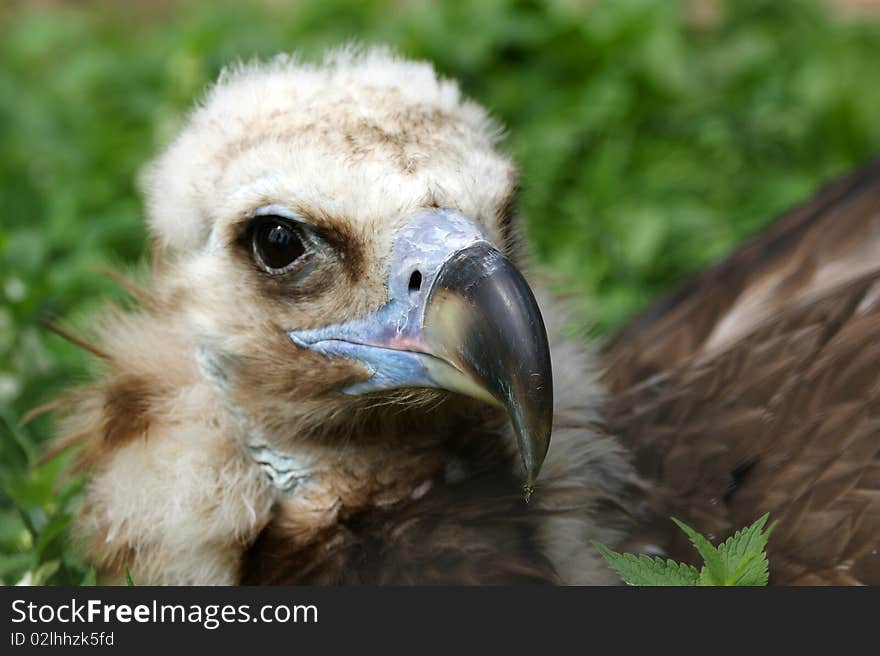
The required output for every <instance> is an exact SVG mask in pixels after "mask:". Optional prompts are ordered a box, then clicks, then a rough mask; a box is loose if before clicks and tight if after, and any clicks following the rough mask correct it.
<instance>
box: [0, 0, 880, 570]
mask: <svg viewBox="0 0 880 656" xmlns="http://www.w3.org/2000/svg"><path fill="white" fill-rule="evenodd" d="M840 4H842V5H845V7H844V9H847V10H849V9H852V6H854V5H857V6H863V7H864V8H865V9H866V10H867V11H866V12H865V13H864V14H863V15H861V14H856V15H854V14H853V13H852V12H851V11H841V9H840V7H839V6H837V5H840ZM877 4H878V3H876V2H871V1H870V0H850V1H849V2H847V1H845V0H839V1H838V3H836V4H835V5H834V6H833V7H832V6H831V5H832V3H830V2H826V3H824V4H819V3H818V2H810V1H783V2H779V1H766V0H730V1H728V2H724V1H723V0H716V1H710V0H692V1H688V2H685V1H684V0H682V1H674V0H656V1H649V0H614V1H609V2H601V1H592V0H555V1H550V0H547V1H538V0H532V1H528V0H480V1H479V2H477V1H474V2H446V3H442V4H430V3H428V2H422V1H418V0H397V1H390V0H372V1H369V2H361V1H346V0H341V1H334V2H331V1H328V0H299V1H292V2H281V1H278V0H275V1H272V2H269V1H263V2H258V3H249V4H245V3H231V2H230V3H218V2H212V3H204V2H200V3H183V2H170V1H168V0H159V1H153V2H148V1H147V0H143V1H142V2H110V1H109V0H108V1H104V2H78V3H63V2H40V1H35V2H14V1H11V0H6V1H5V3H4V4H2V5H0V35H2V38H0V581H2V582H5V583H15V582H20V581H24V582H31V583H47V582H49V583H82V582H86V583H88V582H89V581H92V580H93V575H92V574H91V572H90V571H89V570H88V568H85V567H83V566H82V565H81V564H80V563H78V561H77V559H76V556H75V550H73V549H72V548H71V546H70V540H69V538H68V536H67V534H66V529H67V526H68V524H69V521H70V513H71V511H72V509H73V507H74V504H75V502H76V496H77V490H78V486H79V485H80V483H78V482H77V481H73V482H69V483H64V482H62V481H61V478H60V473H61V472H62V470H63V468H64V466H65V462H64V461H63V459H61V460H58V461H56V462H53V463H50V464H49V465H45V466H41V467H34V466H33V465H34V461H35V459H36V456H37V455H38V454H39V451H40V445H41V443H43V442H44V441H45V440H46V439H47V438H48V437H49V435H50V434H51V427H52V422H51V419H50V418H42V419H40V420H38V421H36V422H34V423H33V424H30V425H28V426H25V427H22V426H20V425H19V424H20V419H21V417H22V415H23V414H24V413H25V412H26V411H27V410H28V409H29V408H32V407H34V406H35V405H37V404H39V403H42V402H45V401H47V400H49V399H51V398H52V397H53V395H54V394H56V393H57V392H58V391H59V390H60V389H62V388H64V387H66V386H69V385H70V384H72V383H75V382H77V381H81V380H85V379H87V378H88V375H89V364H88V358H87V357H86V356H85V354H84V353H82V352H80V351H78V350H77V349H75V348H73V347H72V346H70V345H68V344H66V343H65V342H63V341H62V340H61V339H59V338H57V337H55V336H53V335H51V334H49V333H47V332H46V331H45V330H44V329H43V328H41V327H40V325H39V323H38V321H39V320H40V319H41V318H46V317H60V318H62V319H63V322H64V323H65V324H67V325H73V326H79V327H87V325H88V317H89V316H90V315H92V314H93V313H94V312H95V311H96V310H98V309H99V307H100V306H101V305H102V304H103V303H105V302H107V300H108V299H117V300H119V299H121V298H122V297H123V295H122V294H121V292H120V290H119V289H118V288H117V287H116V286H115V285H114V284H113V283H111V282H109V281H108V280H106V279H104V278H102V277H101V276H100V275H98V274H97V273H96V270H97V269H99V268H101V267H107V266H111V267H115V268H120V269H122V270H125V271H130V270H132V269H137V268H138V267H143V260H144V257H145V251H146V235H145V232H144V227H143V225H142V222H141V209H140V199H139V196H138V192H137V183H136V181H137V177H138V173H139V171H140V170H141V167H142V166H143V165H144V163H145V162H146V161H147V160H148V159H149V157H150V156H151V155H152V154H154V153H155V152H156V150H157V149H158V148H159V147H161V146H162V145H163V144H164V143H166V142H167V141H168V140H169V139H170V137H171V136H172V135H173V134H174V132H175V130H176V129H177V128H178V127H179V125H180V122H181V118H182V116H183V113H184V112H185V110H186V109H187V108H188V107H189V106H190V104H191V103H192V102H193V101H194V100H195V99H197V98H198V97H199V96H200V95H201V94H202V93H203V91H204V90H205V88H206V85H207V84H208V82H209V81H210V80H211V79H212V78H213V77H214V76H215V75H216V74H217V72H218V71H219V70H220V68H221V67H222V66H223V65H224V64H225V63H227V62H230V61H232V60H235V59H237V58H250V57H252V56H268V55H271V54H272V53H275V52H278V51H290V50H294V49H295V50H299V51H301V52H303V53H304V54H305V55H307V56H317V55H318V54H319V53H320V52H321V51H322V50H324V49H325V48H326V47H328V46H332V45H335V44H339V43H341V42H344V41H347V40H350V39H357V40H360V41H363V42H367V43H373V42H386V43H390V44H392V45H394V46H395V47H396V48H398V49H399V50H400V51H401V52H402V53H404V54H406V55H409V56H412V57H420V58H426V59H430V60H432V61H434V62H435V63H436V65H437V68H438V69H439V70H440V71H441V72H442V73H444V74H446V75H449V76H454V77H456V78H458V79H459V80H461V82H462V85H463V86H464V89H465V90H466V92H467V93H468V94H470V95H471V96H473V97H474V98H476V99H477V100H479V101H481V102H482V103H484V104H485V105H487V106H488V107H489V108H490V109H491V111H492V112H493V113H494V114H495V115H497V116H498V117H499V118H500V119H502V120H503V121H504V122H505V123H506V124H507V126H508V127H509V130H510V136H509V139H508V140H507V147H508V148H509V149H510V151H511V152H512V153H513V155H514V156H515V158H516V160H517V161H518V163H519V164H520V165H521V167H522V171H523V180H524V183H525V189H524V195H523V206H522V209H523V212H524V215H525V218H526V220H527V224H528V229H529V234H530V236H531V239H532V243H533V244H534V247H535V252H536V254H537V259H538V263H539V266H540V267H541V268H543V269H544V270H545V271H547V272H550V273H552V274H555V275H558V276H559V278H560V282H559V288H560V290H564V291H570V292H572V298H573V299H574V302H575V303H576V305H577V307H578V309H579V310H580V313H579V316H581V317H583V318H584V320H585V321H589V324H590V326H591V330H592V331H593V332H594V333H595V334H596V335H598V336H603V335H607V334H608V333H609V332H611V331H613V329H614V328H615V327H617V326H619V325H620V324H621V323H622V322H623V321H625V320H626V318H627V317H629V316H631V315H632V314H633V313H634V312H635V311H637V310H638V309H639V308H641V307H643V306H644V305H645V304H646V303H647V302H648V301H649V300H650V299H652V298H654V297H656V296H657V295H658V294H660V293H662V292H663V291H664V290H667V289H669V288H670V286H672V285H674V284H675V283H676V282H677V281H679V280H681V279H682V278H684V277H686V276H687V275H688V274H689V273H691V272H693V271H695V270H698V269H699V268H700V267H702V266H704V265H706V264H707V263H709V262H711V261H713V260H715V259H716V258H718V257H719V256H721V255H723V254H724V253H726V252H727V251H729V250H730V249H731V248H733V247H734V246H735V245H736V244H738V243H740V242H741V241H742V240H743V239H744V238H745V237H747V236H748V235H750V234H752V233H754V232H755V231H756V230H758V229H759V228H761V227H762V226H763V225H765V224H766V223H767V222H768V221H770V220H771V219H772V218H773V216H774V215H775V214H776V213H778V212H780V211H781V210H783V209H785V208H786V207H788V206H790V205H792V204H794V203H797V202H799V201H801V200H803V199H805V198H807V197H808V196H809V195H810V194H811V193H812V192H813V190H814V189H815V188H816V187H817V186H818V185H819V184H820V183H821V182H823V181H824V180H827V179H828V178H829V177H833V176H835V175H837V174H840V173H843V172H845V171H847V170H848V169H850V168H852V167H854V166H856V165H858V164H859V163H862V162H864V161H866V160H867V159H869V158H871V157H872V155H875V154H877V153H880V120H878V114H880V23H878V22H876V20H875V18H874V17H873V16H874V12H873V11H871V10H872V9H875V8H876V5H877Z"/></svg>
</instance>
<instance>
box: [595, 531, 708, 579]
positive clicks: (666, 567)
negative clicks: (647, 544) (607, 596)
mask: <svg viewBox="0 0 880 656" xmlns="http://www.w3.org/2000/svg"><path fill="white" fill-rule="evenodd" d="M593 546H595V547H596V549H598V550H599V553H601V554H602V556H604V558H605V560H607V561H608V564H609V565H610V566H611V568H612V569H613V570H614V571H615V572H617V573H618V574H620V578H622V579H623V580H624V581H625V582H626V583H627V584H628V585H654V586H657V585H664V586H693V585H697V579H698V578H699V572H697V569H696V568H695V567H692V566H690V565H687V564H685V563H676V562H675V561H673V560H666V561H664V560H663V559H662V558H652V557H650V556H645V555H643V554H642V555H638V556H637V555H635V554H628V553H627V554H621V553H617V552H616V551H612V550H611V549H609V548H608V547H606V546H605V545H604V544H602V543H601V542H597V541H596V540H593Z"/></svg>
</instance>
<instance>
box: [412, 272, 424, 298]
mask: <svg viewBox="0 0 880 656" xmlns="http://www.w3.org/2000/svg"><path fill="white" fill-rule="evenodd" d="M421 288H422V272H421V271H418V270H417V271H413V272H412V275H411V276H410V277H409V292H410V294H414V293H415V292H417V291H419V290H420V289H421Z"/></svg>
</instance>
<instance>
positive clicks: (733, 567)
mask: <svg viewBox="0 0 880 656" xmlns="http://www.w3.org/2000/svg"><path fill="white" fill-rule="evenodd" d="M768 517H769V514H765V515H763V516H761V517H759V518H758V520H757V521H755V523H754V524H752V525H751V526H748V527H746V528H744V529H740V530H739V531H737V532H736V533H734V534H733V535H732V536H731V537H729V538H727V539H726V540H725V541H724V542H722V543H721V544H720V545H718V553H719V554H720V555H721V558H722V560H723V561H724V565H725V568H726V570H727V575H726V577H725V583H724V585H767V580H768V565H767V555H766V553H765V552H764V549H765V547H766V546H767V541H768V540H769V539H770V534H771V533H772V532H773V529H774V528H776V522H773V523H772V524H771V525H770V526H769V527H768V528H767V530H764V525H765V524H766V523H767V519H768Z"/></svg>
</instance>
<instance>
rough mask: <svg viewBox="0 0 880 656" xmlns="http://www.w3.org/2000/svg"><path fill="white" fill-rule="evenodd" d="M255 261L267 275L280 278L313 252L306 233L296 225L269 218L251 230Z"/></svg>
mask: <svg viewBox="0 0 880 656" xmlns="http://www.w3.org/2000/svg"><path fill="white" fill-rule="evenodd" d="M251 248H252V250H253V256H254V261H255V262H256V263H257V265H258V266H259V267H260V268H261V269H262V270H263V271H265V272H266V273H270V274H273V275H278V274H282V273H287V272H289V271H292V270H293V269H295V268H297V267H298V266H299V264H300V263H301V261H302V260H303V259H304V258H305V256H306V255H308V253H309V248H308V244H307V241H306V238H305V235H304V234H303V230H302V229H301V228H300V227H299V226H298V225H297V224H296V222H294V221H291V220H289V219H285V218H284V217H281V216H275V215H266V216H263V217H260V219H259V220H258V221H257V222H256V223H255V224H254V226H253V228H252V230H251Z"/></svg>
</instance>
